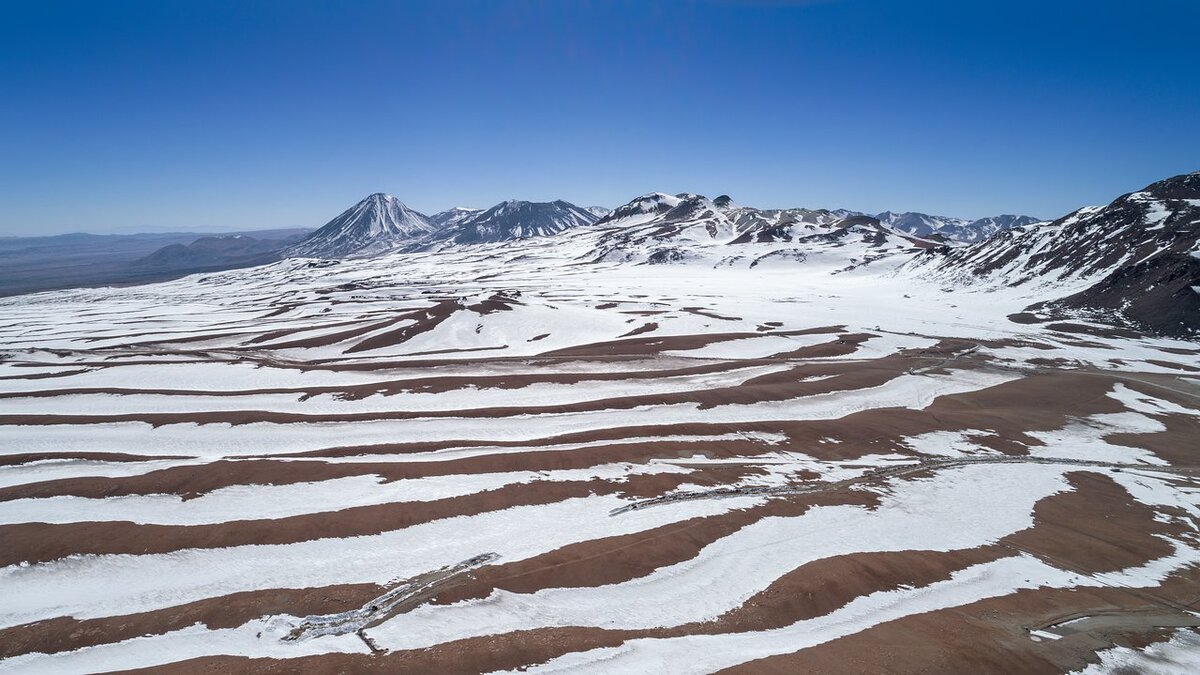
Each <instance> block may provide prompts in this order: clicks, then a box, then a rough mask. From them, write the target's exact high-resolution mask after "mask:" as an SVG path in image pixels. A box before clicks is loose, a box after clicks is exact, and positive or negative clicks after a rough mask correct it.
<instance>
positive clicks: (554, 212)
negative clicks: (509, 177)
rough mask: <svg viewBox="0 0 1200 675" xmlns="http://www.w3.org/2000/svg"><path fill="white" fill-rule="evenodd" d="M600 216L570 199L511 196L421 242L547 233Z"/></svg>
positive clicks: (505, 238) (463, 241) (487, 239)
mask: <svg viewBox="0 0 1200 675" xmlns="http://www.w3.org/2000/svg"><path fill="white" fill-rule="evenodd" d="M596 220H597V216H596V215H595V214H594V213H592V212H591V211H588V210H586V209H583V208H580V207H578V206H575V205H574V204H572V203H570V202H565V201H563V200H561V199H560V200H557V201H553V202H525V201H518V200H515V199H510V200H508V201H505V202H501V203H499V204H497V205H495V206H493V207H492V208H490V209H487V210H485V211H481V212H478V213H476V214H474V215H471V216H469V217H465V218H463V219H461V220H459V221H458V222H454V223H451V224H449V225H448V226H447V227H445V228H443V229H441V230H439V231H438V232H437V233H436V234H434V235H432V236H431V237H428V238H427V239H426V240H425V241H423V242H421V243H420V244H418V246H420V247H425V246H429V245H435V246H436V245H446V244H479V243H484V242H497V241H510V240H513V239H525V238H527V237H545V236H549V235H552V234H557V233H559V232H562V231H563V230H568V229H570V228H573V227H579V226H582V225H591V224H592V223H594V222H596Z"/></svg>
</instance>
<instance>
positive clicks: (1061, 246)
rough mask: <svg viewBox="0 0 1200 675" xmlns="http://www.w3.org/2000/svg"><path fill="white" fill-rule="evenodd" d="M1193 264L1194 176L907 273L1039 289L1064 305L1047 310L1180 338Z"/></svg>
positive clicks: (1195, 314) (1191, 299) (1195, 327)
mask: <svg viewBox="0 0 1200 675" xmlns="http://www.w3.org/2000/svg"><path fill="white" fill-rule="evenodd" d="M1198 258H1200V172H1197V173H1190V174H1184V175H1180V176H1175V177H1173V178H1168V179H1166V180H1162V181H1159V182H1157V183H1154V184H1152V185H1149V186H1147V187H1146V188H1144V189H1142V190H1139V191H1138V192H1133V193H1130V194H1127V195H1123V196H1121V197H1118V198H1117V199H1116V200H1114V201H1113V202H1112V203H1110V204H1108V205H1107V206H1089V207H1084V208H1082V209H1078V210H1077V211H1074V212H1072V213H1070V214H1068V215H1066V216H1064V217H1062V218H1059V219H1058V220H1055V221H1053V222H1049V223H1038V224H1033V225H1026V226H1020V227H1014V228H1011V229H1008V230H1005V231H1003V232H1000V233H999V234H997V235H996V236H994V237H992V238H990V239H988V240H986V241H983V242H980V243H978V244H975V245H973V246H968V247H965V248H959V249H941V250H938V251H931V252H929V253H928V254H927V255H924V256H921V257H919V258H918V259H916V260H914V261H913V262H912V263H910V264H909V265H908V266H907V267H908V269H910V270H912V271H914V272H916V273H919V274H923V275H931V276H935V277H941V278H945V279H947V280H952V281H959V282H964V283H972V284H974V283H980V282H983V283H993V284H1000V285H1006V286H1025V287H1030V288H1038V289H1042V288H1044V289H1045V290H1046V293H1047V294H1049V295H1050V297H1051V298H1061V299H1060V300H1055V301H1049V302H1047V303H1044V307H1045V308H1047V309H1053V308H1075V309H1093V310H1101V311H1116V312H1119V313H1120V314H1121V315H1123V316H1124V318H1126V319H1128V320H1131V321H1133V322H1135V323H1137V324H1140V325H1141V326H1142V327H1144V328H1148V329H1152V330H1154V331H1156V332H1162V333H1166V334H1175V335H1186V334H1189V333H1191V332H1193V331H1200V294H1198V293H1197V291H1196V290H1195V288H1196V287H1198V286H1200V259H1198ZM1063 296H1066V297H1063Z"/></svg>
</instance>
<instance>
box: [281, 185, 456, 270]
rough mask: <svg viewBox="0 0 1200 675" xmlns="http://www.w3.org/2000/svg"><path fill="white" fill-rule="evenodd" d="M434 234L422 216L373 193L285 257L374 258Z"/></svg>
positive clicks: (392, 200)
mask: <svg viewBox="0 0 1200 675" xmlns="http://www.w3.org/2000/svg"><path fill="white" fill-rule="evenodd" d="M435 230H437V226H436V225H434V224H433V223H432V222H430V220H429V218H428V217H427V216H425V215H424V214H422V213H419V212H417V211H414V210H412V209H410V208H408V206H406V205H405V204H404V202H402V201H400V200H399V199H396V198H395V197H393V196H391V195H389V194H384V193H382V192H376V193H375V194H373V195H370V196H368V197H367V198H365V199H363V200H362V201H360V202H359V203H357V204H355V205H354V206H352V207H350V208H348V209H346V210H345V211H343V212H342V214H341V215H339V216H338V217H337V218H334V219H333V220H331V221H329V222H328V223H326V224H325V225H324V226H323V227H321V228H320V229H319V230H317V231H316V232H313V233H312V234H310V235H309V236H308V237H306V238H305V239H304V240H303V241H301V242H300V243H298V244H296V245H295V246H292V247H291V248H289V249H287V251H285V255H286V256H289V257H314V258H340V257H346V256H367V255H375V254H378V253H383V252H385V251H388V250H391V249H394V248H398V247H401V246H404V245H405V244H409V243H411V242H413V241H414V240H416V239H419V238H421V237H424V236H426V235H428V234H430V233H431V232H434V231H435Z"/></svg>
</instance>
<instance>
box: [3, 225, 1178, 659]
mask: <svg viewBox="0 0 1200 675" xmlns="http://www.w3.org/2000/svg"><path fill="white" fill-rule="evenodd" d="M599 236H600V235H598V234H596V233H589V232H587V231H581V232H580V233H578V234H568V235H564V236H562V237H556V241H555V242H554V243H553V244H550V243H545V242H538V241H536V240H531V241H528V242H522V243H521V245H516V244H497V245H489V246H479V247H465V248H462V249H456V250H453V251H446V252H440V253H418V254H402V255H393V256H387V257H383V258H377V259H372V260H355V261H342V262H340V263H337V264H325V263H319V264H318V263H314V262H312V261H305V260H288V261H284V262H280V263H276V264H274V265H270V266H267V267H263V268H256V269H251V270H240V271H234V272H225V273H221V274H213V275H207V276H198V277H189V278H186V279H181V280H178V281H174V282H168V283H162V284H156V285H150V286H141V287H135V288H124V289H91V290H76V291H63V292H55V293H44V294H38V295H30V296H22V297H17V298H8V299H3V300H0V312H2V313H3V315H4V316H5V319H6V321H5V322H4V325H3V326H0V345H2V348H0V440H3V443H0V558H2V560H0V597H2V598H3V601H0V671H4V672H22V673H35V672H53V673H62V672H96V671H105V670H122V669H129V668H138V667H149V666H167V665H170V666H172V668H181V667H183V665H184V662H187V665H190V666H192V667H195V668H214V669H220V670H227V669H254V668H259V667H263V668H265V667H267V666H271V665H274V666H280V667H296V668H301V669H307V668H312V669H317V668H321V669H326V670H340V671H356V670H363V669H370V668H375V669H380V670H385V671H389V672H400V671H408V672H429V671H435V670H440V671H467V672H470V671H491V670H498V671H504V670H521V669H530V670H535V671H572V672H574V671H597V672H639V673H640V672H653V671H657V672H666V671H670V672H715V671H718V670H721V669H724V668H730V667H735V666H743V667H746V668H748V669H751V670H755V669H763V670H770V669H774V670H784V671H795V672H805V671H819V670H822V669H824V670H826V671H828V669H829V668H830V667H831V666H830V664H841V665H842V666H846V667H847V668H848V669H850V670H851V671H854V672H880V671H882V670H887V671H889V672H929V671H930V669H933V670H936V669H937V668H938V667H942V668H949V669H950V670H959V671H961V670H963V669H971V670H974V671H976V672H1005V671H1008V672H1011V671H1013V670H1021V671H1025V672H1068V671H1072V670H1080V669H1086V670H1085V672H1089V673H1095V672H1113V671H1116V670H1118V669H1119V668H1122V667H1129V668H1145V669H1149V670H1153V669H1154V666H1153V665H1152V664H1158V663H1164V662H1167V661H1168V660H1173V661H1170V662H1172V663H1179V664H1186V663H1188V661H1187V658H1186V656H1187V654H1188V653H1189V652H1191V651H1194V650H1195V645H1194V643H1195V639H1196V638H1195V634H1194V633H1192V632H1190V630H1189V629H1188V628H1187V627H1188V626H1194V625H1197V624H1200V619H1197V618H1196V615H1194V614H1192V612H1193V611H1194V610H1196V609H1197V607H1196V606H1195V604H1194V603H1195V599H1196V598H1197V597H1200V577H1198V576H1197V569H1198V568H1197V565H1198V564H1200V544H1198V542H1200V531H1198V529H1197V528H1198V526H1200V520H1198V519H1200V485H1197V481H1196V476H1197V471H1198V470H1200V459H1198V458H1197V457H1196V452H1197V448H1200V403H1198V399H1197V397H1198V396H1200V384H1198V382H1197V380H1198V375H1200V345H1198V344H1196V343H1190V342H1183V341H1176V340H1165V339H1154V338H1145V337H1130V336H1125V334H1122V335H1120V336H1118V335H1114V334H1111V333H1110V332H1106V331H1105V330H1104V329H1103V327H1100V326H1094V325H1090V324H1088V323H1087V322H1085V321H1080V322H1075V324H1074V325H1068V326H1064V325H1057V324H1050V323H1042V324H1022V323H1016V322H1013V321H1010V320H1009V319H1008V318H1007V317H1008V316H1009V315H1011V314H1015V313H1017V312H1020V311H1022V310H1023V309H1024V308H1025V307H1026V306H1027V305H1029V304H1030V303H1031V302H1033V301H1034V300H1036V299H1037V298H1036V296H1034V295H1032V293H1033V292H1034V291H1032V290H1021V289H1020V288H1018V289H1006V290H1002V291H994V290H993V291H989V290H988V288H985V287H982V286H979V287H971V288H968V289H961V288H950V287H944V286H943V285H942V284H941V283H931V282H928V281H923V280H922V279H920V278H917V277H914V276H911V275H908V274H906V273H903V271H901V272H897V265H898V262H897V261H896V260H893V259H891V258H887V257H884V258H881V259H878V260H876V261H874V262H872V263H871V264H868V265H865V266H863V265H858V264H856V263H855V262H853V261H852V259H854V258H855V256H860V255H861V253H856V252H855V250H853V248H852V247H850V248H849V249H838V250H837V251H830V252H826V253H825V254H822V255H821V256H811V260H810V261H809V263H795V262H793V263H785V262H776V263H772V264H770V265H767V264H761V265H756V266H754V267H750V266H749V264H748V263H746V260H751V259H754V260H759V259H763V258H764V257H766V258H768V259H775V258H779V257H781V256H782V255H783V253H785V252H786V251H784V248H785V247H782V246H779V245H773V244H763V245H762V246H761V247H760V249H756V250H755V252H754V255H752V256H745V260H742V259H737V260H726V259H716V258H714V259H707V260H705V259H702V257H703V256H702V253H700V252H697V251H698V249H697V250H692V251H691V254H690V255H692V256H693V257H694V258H697V259H698V260H699V261H698V262H697V260H692V261H691V262H689V263H688V264H680V265H637V264H631V263H629V262H625V263H619V264H618V263H609V262H601V263H591V262H585V261H583V260H581V257H582V256H583V254H584V253H585V252H586V251H590V250H592V249H594V248H595V246H596V245H597V244H596V237H599ZM589 237H590V238H589ZM776 254H778V255H776ZM838 256H841V258H838ZM635 262H636V261H635ZM631 507H632V508H631ZM485 554H496V556H497V557H496V558H495V559H494V560H492V559H491V558H487V559H486V560H487V561H488V562H485V563H483V564H481V565H479V566H478V567H471V568H470V569H469V570H467V571H464V572H463V573H461V574H458V573H456V574H451V575H443V576H444V578H443V576H438V577H437V580H436V582H431V583H429V584H428V587H427V588H426V587H425V586H421V585H420V584H417V583H416V582H415V581H413V580H420V579H425V578H427V577H428V575H430V574H432V573H433V572H434V571H436V570H443V569H454V568H455V567H454V566H456V565H458V564H459V563H462V562H463V561H466V560H471V559H474V558H475V557H476V556H481V555H485ZM464 569H465V568H464ZM405 583H412V584H414V587H420V588H422V589H423V590H422V591H421V593H420V594H417V595H415V596H413V597H411V598H406V599H405V601H404V602H402V603H400V604H398V605H396V606H395V607H394V608H390V609H389V610H388V612H386V613H384V615H382V616H376V615H375V614H373V613H371V612H369V611H367V612H366V613H365V614H369V615H371V616H372V619H371V621H370V622H369V623H368V624H367V625H365V626H363V627H362V628H361V630H360V631H358V632H357V633H354V632H350V633H344V634H337V635H325V636H320V637H307V636H306V637H302V638H300V639H296V640H285V639H283V638H284V637H285V636H287V635H288V634H289V633H290V632H291V631H293V629H295V628H296V626H298V625H299V623H300V622H301V620H302V618H303V617H308V616H315V615H328V614H337V613H340V612H352V611H359V610H363V609H364V608H366V609H368V610H369V608H370V603H371V602H372V601H373V599H375V598H378V597H380V596H382V595H383V594H385V593H386V592H387V591H388V590H389V589H393V588H398V587H399V585H403V584H405ZM1097 615H1098V616H1105V617H1118V618H1115V619H1112V620H1109V621H1107V623H1105V624H1104V625H1105V626H1107V628H1105V630H1098V629H1097V630H1090V631H1089V630H1084V631H1078V632H1074V633H1071V634H1069V635H1066V636H1065V637H1060V638H1058V639H1049V638H1045V637H1043V636H1045V635H1049V634H1050V633H1048V632H1047V631H1046V630H1044V628H1045V627H1047V626H1054V625H1058V624H1060V623H1062V622H1065V621H1069V620H1072V619H1074V618H1077V617H1079V616H1097ZM1151 615H1152V616H1154V617H1158V618H1157V619H1155V620H1153V621H1152V620H1150V619H1148V618H1146V617H1148V616H1151ZM1164 615H1168V616H1169V617H1171V623H1170V625H1172V626H1176V627H1177V628H1176V629H1175V630H1176V631H1177V632H1164V631H1162V630H1161V629H1158V628H1156V627H1155V626H1156V625H1157V623H1161V617H1162V616H1164ZM1156 622H1157V623H1156ZM1113 625H1119V627H1120V628H1119V629H1114V628H1112V626H1113ZM257 659H265V660H286V663H284V664H270V663H267V662H266V661H258V660H257ZM932 664H938V665H937V666H936V667H935V666H934V665H932ZM1172 667H1174V666H1172ZM1178 668H1185V666H1183V665H1180V666H1178ZM1164 672H1168V671H1164ZM1172 672H1189V671H1187V670H1186V669H1184V670H1177V671H1172Z"/></svg>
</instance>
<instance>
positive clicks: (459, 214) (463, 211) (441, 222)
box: [429, 206, 483, 229]
mask: <svg viewBox="0 0 1200 675" xmlns="http://www.w3.org/2000/svg"><path fill="white" fill-rule="evenodd" d="M480 213H483V209H472V208H467V207H465V206H455V207H454V208H451V209H446V210H445V211H439V212H438V213H435V214H433V215H432V216H429V222H431V223H433V224H434V225H437V226H438V228H439V229H441V228H445V227H453V226H455V225H458V224H459V223H461V222H463V221H464V220H467V219H468V218H471V217H474V216H476V215H479V214H480Z"/></svg>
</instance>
